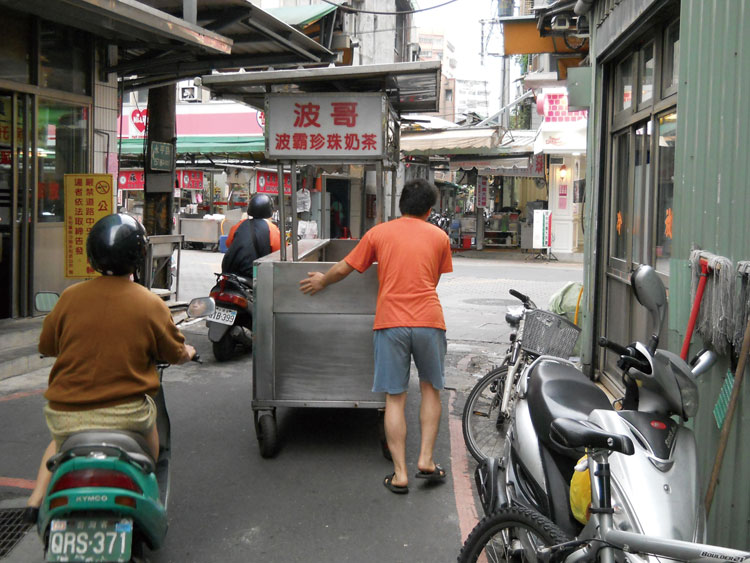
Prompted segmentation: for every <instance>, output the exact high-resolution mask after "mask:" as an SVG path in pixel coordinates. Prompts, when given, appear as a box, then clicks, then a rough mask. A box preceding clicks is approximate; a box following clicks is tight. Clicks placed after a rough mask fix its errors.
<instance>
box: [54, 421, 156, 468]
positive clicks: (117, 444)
mask: <svg viewBox="0 0 750 563" xmlns="http://www.w3.org/2000/svg"><path fill="white" fill-rule="evenodd" d="M108 446H109V447H112V448H116V449H119V450H122V451H124V452H125V453H127V454H128V457H130V459H131V460H133V461H135V462H136V463H137V464H138V465H140V466H141V467H142V468H143V469H144V471H146V472H153V471H154V460H153V458H152V457H151V454H150V453H149V448H148V444H147V442H146V438H145V437H143V436H142V435H141V434H139V433H137V432H128V431H126V430H86V431H83V432H76V433H75V434H71V435H70V436H69V437H68V438H66V439H65V441H64V442H63V443H62V446H60V452H59V453H58V454H56V455H55V456H53V457H52V458H50V460H49V462H48V464H47V466H48V467H50V466H53V467H54V466H55V465H57V464H59V463H62V462H63V461H65V460H66V459H69V458H70V457H73V456H75V457H84V456H86V455H87V454H88V453H89V452H95V451H98V450H102V449H105V448H107V447H108ZM50 469H51V467H50Z"/></svg>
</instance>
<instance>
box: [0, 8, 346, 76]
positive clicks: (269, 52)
mask: <svg viewBox="0 0 750 563" xmlns="http://www.w3.org/2000/svg"><path fill="white" fill-rule="evenodd" d="M183 3H184V2H183V0H142V1H140V2H139V1H136V0H118V1H115V0H55V1H50V0H0V8H2V7H7V8H12V9H14V10H17V11H19V12H25V13H30V14H34V15H37V16H39V17H42V18H45V19H48V20H52V21H57V22H60V23H62V24H64V25H69V26H71V27H73V28H77V29H81V30H83V31H86V32H89V33H92V34H94V35H95V36H98V37H101V38H103V39H104V40H105V41H106V42H108V43H111V44H115V45H117V46H118V53H117V62H116V63H113V64H112V65H111V66H107V67H105V68H104V69H103V71H104V72H113V73H116V74H117V75H118V76H120V77H124V78H123V80H122V84H123V85H124V87H125V89H126V90H133V89H139V88H148V87H154V86H160V85H166V84H172V83H174V82H177V81H179V80H183V79H192V78H194V77H195V76H199V75H201V74H205V73H207V72H212V71H215V70H237V69H240V68H244V69H252V68H265V67H268V66H276V67H279V66H290V65H301V64H317V65H320V64H328V63H331V62H333V61H334V60H335V59H336V53H334V52H333V51H331V50H329V49H328V48H326V47H324V46H323V45H321V44H320V43H319V42H317V41H315V40H314V39H313V38H311V37H308V36H307V35H305V34H304V33H303V32H302V31H300V30H298V29H296V28H294V27H292V26H291V25H289V24H288V23H285V22H284V21H282V20H280V19H277V18H275V17H274V16H273V15H271V14H269V13H268V12H267V11H265V10H262V9H261V8H259V7H257V6H255V5H254V4H252V3H251V2H249V1H248V0H196V3H197V23H196V24H195V25H194V24H191V23H188V22H187V21H186V20H184V19H182V13H183Z"/></svg>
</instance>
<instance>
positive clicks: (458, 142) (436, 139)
mask: <svg viewBox="0 0 750 563" xmlns="http://www.w3.org/2000/svg"><path fill="white" fill-rule="evenodd" d="M503 135H504V132H503V130H502V129H501V128H499V127H487V128H482V129H474V128H469V129H450V130H448V131H441V132H439V133H423V134H417V135H407V134H404V135H402V136H401V151H402V152H403V153H404V154H405V155H407V156H420V155H425V156H433V155H438V154H498V151H499V148H500V144H501V140H502V138H503Z"/></svg>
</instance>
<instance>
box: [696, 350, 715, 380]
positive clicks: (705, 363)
mask: <svg viewBox="0 0 750 563" xmlns="http://www.w3.org/2000/svg"><path fill="white" fill-rule="evenodd" d="M717 358H718V356H717V355H716V353H715V352H713V351H712V350H701V351H700V352H698V354H697V355H696V356H695V357H694V358H693V359H692V360H690V373H692V374H693V375H694V376H695V377H698V376H699V375H702V374H704V373H706V372H707V371H708V370H709V369H711V366H713V365H714V364H715V363H716V359H717Z"/></svg>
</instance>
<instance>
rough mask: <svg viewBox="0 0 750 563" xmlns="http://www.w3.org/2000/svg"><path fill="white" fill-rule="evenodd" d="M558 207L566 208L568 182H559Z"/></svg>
mask: <svg viewBox="0 0 750 563" xmlns="http://www.w3.org/2000/svg"><path fill="white" fill-rule="evenodd" d="M557 207H558V209H567V208H568V184H560V185H559V186H558V189H557Z"/></svg>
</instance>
